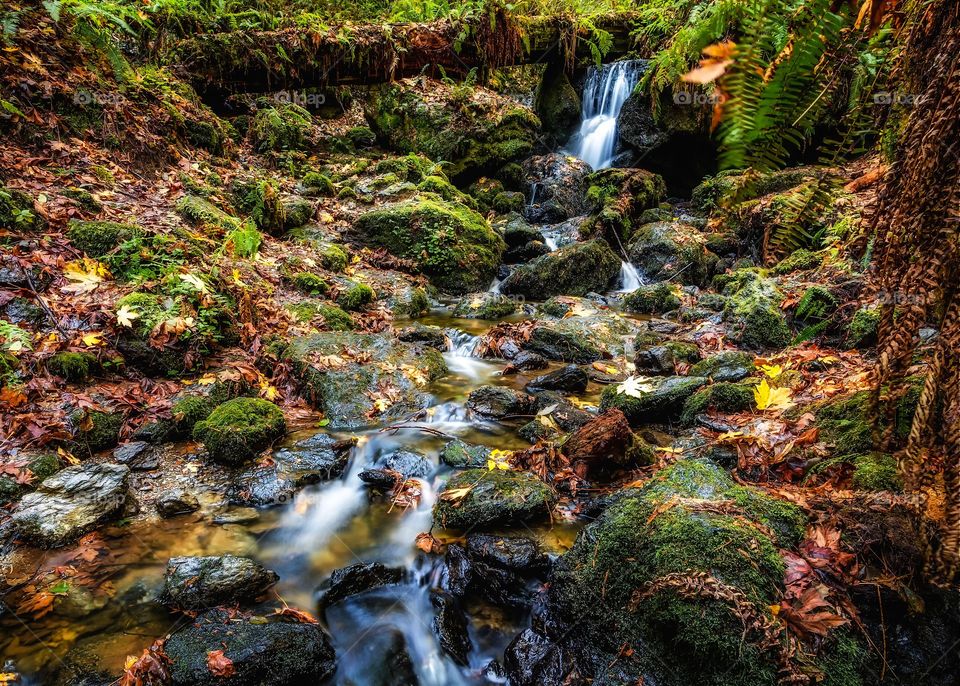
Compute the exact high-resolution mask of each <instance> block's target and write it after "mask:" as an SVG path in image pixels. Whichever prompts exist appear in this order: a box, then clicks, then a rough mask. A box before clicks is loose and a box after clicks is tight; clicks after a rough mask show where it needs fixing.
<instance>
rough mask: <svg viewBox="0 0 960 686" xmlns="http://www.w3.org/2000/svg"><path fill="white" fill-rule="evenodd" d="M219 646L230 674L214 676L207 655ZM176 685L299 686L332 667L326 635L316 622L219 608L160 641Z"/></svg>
mask: <svg viewBox="0 0 960 686" xmlns="http://www.w3.org/2000/svg"><path fill="white" fill-rule="evenodd" d="M215 650H222V651H223V654H224V657H226V658H227V659H228V660H230V661H231V663H232V664H233V674H232V675H231V676H216V675H215V674H213V672H211V671H210V668H209V666H208V664H207V660H208V657H207V656H208V655H209V653H210V652H212V651H215ZM164 652H165V653H166V655H167V657H169V658H170V661H171V663H172V664H171V666H170V674H171V677H172V681H173V684H174V685H175V686H300V685H302V684H315V683H320V682H322V681H323V680H325V679H327V678H328V677H330V676H331V675H332V674H333V672H334V670H335V669H336V662H335V660H334V658H335V655H334V651H333V647H332V646H331V644H330V639H329V638H328V637H327V635H326V634H325V633H324V631H323V630H322V629H321V628H320V627H319V625H317V624H298V623H292V622H286V621H270V622H262V621H259V622H254V621H253V620H252V619H244V618H233V617H231V615H229V614H227V613H226V612H223V611H220V610H213V611H211V612H208V613H206V614H203V615H201V616H200V617H198V618H197V619H196V621H195V622H193V623H191V624H188V625H187V626H186V627H185V628H183V629H181V630H180V631H178V632H176V633H175V634H173V635H172V636H171V637H170V638H169V639H168V640H167V642H166V643H165V644H164Z"/></svg>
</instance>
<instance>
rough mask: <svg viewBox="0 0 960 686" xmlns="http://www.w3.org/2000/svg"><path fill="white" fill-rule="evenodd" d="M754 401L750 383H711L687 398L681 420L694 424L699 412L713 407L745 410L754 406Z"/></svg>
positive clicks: (722, 409) (731, 410) (726, 410)
mask: <svg viewBox="0 0 960 686" xmlns="http://www.w3.org/2000/svg"><path fill="white" fill-rule="evenodd" d="M753 402H754V399H753V387H752V386H751V385H749V384H737V383H726V382H720V383H715V384H711V385H710V386H707V387H706V388H703V389H701V390H699V391H697V392H696V393H694V394H693V395H692V396H690V398H688V399H687V402H686V403H684V406H683V414H682V415H681V417H680V421H681V423H683V424H693V422H694V420H695V419H696V417H697V415H698V414H703V413H704V412H706V411H707V410H708V409H709V408H711V407H712V408H715V409H717V410H719V411H720V412H743V411H746V410H749V409H750V408H752V407H753Z"/></svg>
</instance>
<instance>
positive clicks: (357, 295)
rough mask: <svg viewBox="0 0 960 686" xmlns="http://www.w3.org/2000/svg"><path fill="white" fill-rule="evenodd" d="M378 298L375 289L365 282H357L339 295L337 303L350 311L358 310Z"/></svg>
mask: <svg viewBox="0 0 960 686" xmlns="http://www.w3.org/2000/svg"><path fill="white" fill-rule="evenodd" d="M375 298H376V294H375V293H374V292H373V289H372V288H370V286H368V285H367V284H365V283H355V284H353V285H352V286H350V287H349V288H348V289H346V290H345V291H343V292H341V293H340V295H339V296H337V305H339V306H340V307H341V308H342V309H344V310H346V311H348V312H356V311H357V310H359V309H361V308H362V307H363V306H364V305H369V304H370V303H372V302H373V301H374V299H375Z"/></svg>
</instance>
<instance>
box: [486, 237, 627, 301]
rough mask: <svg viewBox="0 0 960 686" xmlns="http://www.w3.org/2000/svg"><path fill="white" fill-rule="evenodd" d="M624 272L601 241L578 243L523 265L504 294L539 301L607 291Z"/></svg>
mask: <svg viewBox="0 0 960 686" xmlns="http://www.w3.org/2000/svg"><path fill="white" fill-rule="evenodd" d="M619 273H620V259H619V258H618V257H617V254H616V253H615V252H613V250H611V249H610V246H609V245H608V244H607V242H606V241H605V240H603V239H601V238H598V239H594V240H592V241H587V242H585V243H574V244H573V245H568V246H566V247H563V248H560V249H559V250H555V251H554V252H552V253H549V254H547V255H543V256H542V257H538V258H537V259H535V260H533V261H532V262H529V263H527V264H523V265H520V266H519V267H517V268H516V269H515V270H514V271H513V272H512V273H511V274H510V276H508V277H507V278H506V279H505V280H504V281H503V283H502V284H500V291H501V292H502V293H505V294H507V295H522V296H524V297H527V298H534V299H537V300H540V299H546V298H549V297H551V296H554V295H577V296H582V295H586V294H587V293H590V292H591V291H605V290H607V287H608V286H609V285H610V283H611V282H612V281H613V280H614V279H615V278H616V277H617V274H619Z"/></svg>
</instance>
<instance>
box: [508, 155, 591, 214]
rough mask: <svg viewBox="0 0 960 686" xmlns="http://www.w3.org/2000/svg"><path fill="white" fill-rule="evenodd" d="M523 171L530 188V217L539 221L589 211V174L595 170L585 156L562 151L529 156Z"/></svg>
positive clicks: (526, 212)
mask: <svg viewBox="0 0 960 686" xmlns="http://www.w3.org/2000/svg"><path fill="white" fill-rule="evenodd" d="M522 166H523V171H524V173H525V174H526V177H527V185H528V188H529V189H530V190H529V192H528V194H527V195H528V198H529V200H530V204H529V205H528V206H527V208H526V209H525V215H526V218H527V219H528V220H529V221H532V222H537V223H555V222H562V221H563V220H565V219H568V218H570V217H576V216H579V215H582V214H585V213H586V211H587V198H586V194H587V184H586V179H587V176H588V175H589V174H590V172H591V171H593V170H592V169H591V168H590V165H589V164H587V163H586V162H583V161H582V160H578V159H576V158H575V157H570V156H569V155H562V154H560V153H550V154H549V155H539V156H536V157H529V158H527V159H526V160H524V162H523V165H522Z"/></svg>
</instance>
